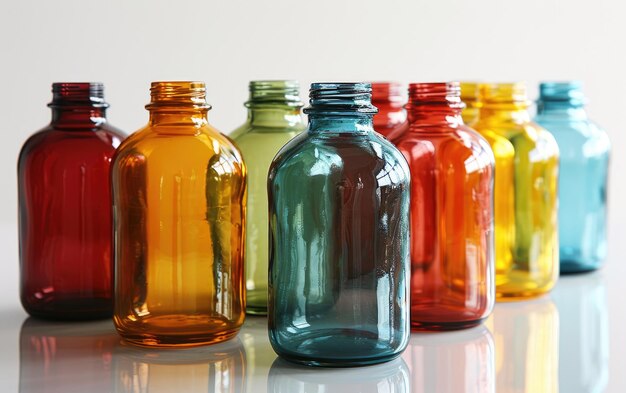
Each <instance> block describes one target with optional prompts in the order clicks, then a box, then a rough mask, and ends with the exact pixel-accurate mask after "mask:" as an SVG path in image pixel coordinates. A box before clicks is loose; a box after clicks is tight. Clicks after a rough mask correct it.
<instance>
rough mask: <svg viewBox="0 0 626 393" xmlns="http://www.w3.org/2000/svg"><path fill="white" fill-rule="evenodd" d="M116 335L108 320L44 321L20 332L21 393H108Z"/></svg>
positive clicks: (28, 322) (26, 324) (33, 321)
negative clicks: (77, 321)
mask: <svg viewBox="0 0 626 393" xmlns="http://www.w3.org/2000/svg"><path fill="white" fill-rule="evenodd" d="M118 341H119V336H118V335H117V333H116V332H115V329H114V328H113V323H112V322H111V321H101V322H89V323H76V322H68V323H60V322H43V321H40V320H37V319H33V318H28V319H27V320H26V321H24V323H23V324H22V328H21V331H20V360H19V361H20V383H19V391H20V393H35V392H59V393H60V392H63V393H72V392H81V393H83V392H87V391H91V392H94V391H95V392H111V391H113V384H112V381H113V378H112V372H111V363H112V357H113V350H114V348H115V346H116V345H117V342H118Z"/></svg>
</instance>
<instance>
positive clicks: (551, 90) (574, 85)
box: [537, 81, 587, 112]
mask: <svg viewBox="0 0 626 393" xmlns="http://www.w3.org/2000/svg"><path fill="white" fill-rule="evenodd" d="M586 103H587V99H586V98H585V94H584V93H583V90H582V83H581V82H579V81H569V82H542V83H540V84H539V99H538V100H537V111H538V112H543V111H545V110H553V109H554V110H568V109H582V108H583V107H584V106H585V104H586Z"/></svg>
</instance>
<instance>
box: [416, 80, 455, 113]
mask: <svg viewBox="0 0 626 393" xmlns="http://www.w3.org/2000/svg"><path fill="white" fill-rule="evenodd" d="M437 104H439V105H445V106H447V107H449V108H453V109H463V108H464V107H465V105H464V104H463V102H461V87H460V85H459V83H458V82H434V83H411V84H409V103H408V105H407V106H408V107H413V106H420V105H437Z"/></svg>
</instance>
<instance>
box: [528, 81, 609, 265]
mask: <svg viewBox="0 0 626 393" xmlns="http://www.w3.org/2000/svg"><path fill="white" fill-rule="evenodd" d="M540 91H541V96H540V99H539V105H538V113H537V117H536V121H537V123H538V124H540V125H541V126H543V127H545V128H546V129H547V130H548V131H549V132H550V133H551V134H552V135H554V138H555V139H556V141H557V143H558V144H559V151H560V153H561V154H560V162H559V255H560V261H561V262H560V263H561V273H579V272H584V271H589V270H595V269H597V268H599V267H601V266H602V264H603V263H604V260H605V259H606V253H607V233H606V227H607V183H608V168H609V154H610V149H611V144H610V141H609V138H608V136H607V134H606V132H605V131H603V130H602V129H600V128H599V127H598V126H596V125H595V124H593V123H592V122H591V121H589V119H588V118H587V116H586V113H585V111H584V107H583V105H584V97H582V91H581V88H580V84H577V83H574V82H572V83H546V84H542V85H541V88H540Z"/></svg>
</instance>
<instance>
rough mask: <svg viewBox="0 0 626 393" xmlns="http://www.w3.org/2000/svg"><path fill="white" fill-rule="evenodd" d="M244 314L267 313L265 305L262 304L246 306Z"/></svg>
mask: <svg viewBox="0 0 626 393" xmlns="http://www.w3.org/2000/svg"><path fill="white" fill-rule="evenodd" d="M246 314H250V315H267V307H262V306H250V305H247V306H246Z"/></svg>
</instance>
